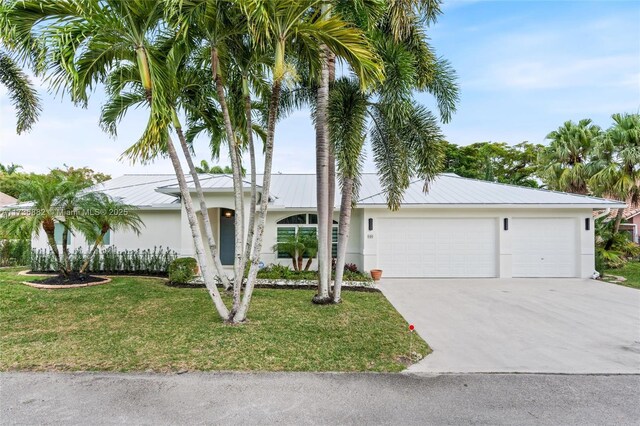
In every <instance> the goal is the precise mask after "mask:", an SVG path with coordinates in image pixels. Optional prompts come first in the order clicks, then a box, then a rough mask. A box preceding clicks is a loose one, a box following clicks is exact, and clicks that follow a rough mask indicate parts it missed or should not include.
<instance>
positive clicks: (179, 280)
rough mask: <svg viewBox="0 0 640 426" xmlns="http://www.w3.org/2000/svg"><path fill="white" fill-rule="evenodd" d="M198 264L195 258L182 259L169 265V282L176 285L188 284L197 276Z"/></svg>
mask: <svg viewBox="0 0 640 426" xmlns="http://www.w3.org/2000/svg"><path fill="white" fill-rule="evenodd" d="M197 270H198V262H196V260H195V259H194V258H193V257H181V258H179V259H176V260H174V261H173V262H171V264H170V265H169V281H171V282H172V283H176V284H187V283H189V282H191V281H193V279H194V278H195V276H196V271H197Z"/></svg>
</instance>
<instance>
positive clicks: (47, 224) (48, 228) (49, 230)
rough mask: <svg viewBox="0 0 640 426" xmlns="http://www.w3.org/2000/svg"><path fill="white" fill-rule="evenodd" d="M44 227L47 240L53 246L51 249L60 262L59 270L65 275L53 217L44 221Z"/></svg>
mask: <svg viewBox="0 0 640 426" xmlns="http://www.w3.org/2000/svg"><path fill="white" fill-rule="evenodd" d="M42 229H43V230H44V232H45V234H46V235H47V241H48V243H49V247H51V251H52V252H53V256H54V257H55V258H56V263H57V264H58V270H59V271H60V273H61V274H62V275H65V270H64V265H63V264H62V262H61V261H60V252H59V251H58V245H57V244H56V237H55V232H54V230H55V224H54V222H53V220H51V219H48V218H47V219H45V220H43V222H42Z"/></svg>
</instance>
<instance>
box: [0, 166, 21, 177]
mask: <svg viewBox="0 0 640 426" xmlns="http://www.w3.org/2000/svg"><path fill="white" fill-rule="evenodd" d="M21 168H22V166H21V165H19V164H14V163H11V164H0V173H3V174H6V175H12V174H14V173H15V172H17V171H18V169H21Z"/></svg>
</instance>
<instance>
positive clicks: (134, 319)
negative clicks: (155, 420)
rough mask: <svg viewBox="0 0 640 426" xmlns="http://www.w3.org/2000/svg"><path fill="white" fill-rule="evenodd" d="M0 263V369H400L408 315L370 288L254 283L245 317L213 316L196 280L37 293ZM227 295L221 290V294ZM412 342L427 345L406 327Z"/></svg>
mask: <svg viewBox="0 0 640 426" xmlns="http://www.w3.org/2000/svg"><path fill="white" fill-rule="evenodd" d="M18 270H19V268H13V269H3V270H1V271H0V370H2V371H9V370H31V371H79V370H91V371H157V372H175V371H196V370H204V371H211V370H236V371H383V372H387V371H388V372H393V371H400V370H403V369H404V368H405V366H406V364H405V362H406V360H407V357H408V356H409V351H410V345H411V343H410V335H409V332H408V324H407V323H406V321H405V320H404V319H403V318H402V317H401V316H400V315H399V314H398V312H397V311H396V310H395V309H394V308H393V307H392V306H391V304H390V303H389V302H388V301H387V300H386V299H385V298H384V296H383V295H382V294H381V293H377V292H345V293H343V303H342V304H340V305H314V304H312V303H311V298H312V296H313V294H314V291H313V290H297V291H289V290H287V289H257V290H256V291H255V293H254V297H253V301H252V305H251V309H250V311H249V321H248V323H246V324H243V325H239V326H231V325H225V324H223V323H222V322H221V321H220V319H219V318H218V316H217V314H216V312H215V310H214V309H213V306H212V302H211V299H210V297H209V295H208V294H207V292H206V290H205V289H193V290H192V291H191V290H190V291H184V290H183V289H179V288H172V287H168V286H166V285H164V284H165V280H164V279H160V278H133V277H114V278H113V280H112V282H111V283H110V284H109V285H103V286H101V285H98V286H94V287H88V288H82V289H70V290H66V291H63V292H43V291H39V290H36V289H33V288H30V287H27V286H24V285H22V284H21V282H22V281H23V280H24V276H20V275H18V274H17V271H18ZM224 298H225V301H226V302H227V304H229V298H228V296H226V295H225V296H224ZM413 351H414V352H417V353H418V354H421V355H422V356H424V355H426V354H428V353H429V349H428V346H427V345H426V343H425V342H424V341H423V340H422V339H420V338H419V337H418V336H417V335H415V334H414V336H413Z"/></svg>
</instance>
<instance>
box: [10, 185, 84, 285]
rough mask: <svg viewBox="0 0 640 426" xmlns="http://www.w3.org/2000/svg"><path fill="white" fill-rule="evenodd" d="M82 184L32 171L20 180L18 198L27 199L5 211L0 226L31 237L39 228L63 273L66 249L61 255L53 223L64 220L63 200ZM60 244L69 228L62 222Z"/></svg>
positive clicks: (71, 196)
mask: <svg viewBox="0 0 640 426" xmlns="http://www.w3.org/2000/svg"><path fill="white" fill-rule="evenodd" d="M81 189H83V187H79V186H78V185H77V183H76V182H73V181H71V180H68V179H63V178H61V176H60V175H57V174H50V175H34V176H31V177H29V179H25V180H23V181H21V182H20V183H19V190H20V201H21V202H27V203H29V204H28V205H27V206H25V207H16V208H13V209H11V210H8V211H7V212H5V213H6V214H5V215H4V216H3V217H2V218H1V219H0V229H2V230H3V231H5V232H6V233H7V234H10V235H21V236H24V237H25V238H26V237H30V236H31V235H35V236H38V235H39V234H40V230H41V229H42V230H43V231H44V233H45V235H46V237H47V242H48V243H49V247H50V248H51V251H52V252H53V255H54V257H55V259H56V264H57V266H58V270H59V271H60V273H61V274H62V275H64V276H67V275H68V274H69V268H68V265H67V263H68V262H67V259H68V252H67V254H65V259H64V260H63V259H61V258H60V251H59V250H58V244H57V243H56V239H55V226H56V224H64V219H62V217H64V207H65V201H66V200H69V199H72V198H73V199H75V198H77V194H78V193H79V192H80V190H81ZM64 229H65V232H64V235H63V246H66V242H67V239H68V233H69V230H68V228H67V227H66V226H65V228H64Z"/></svg>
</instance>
